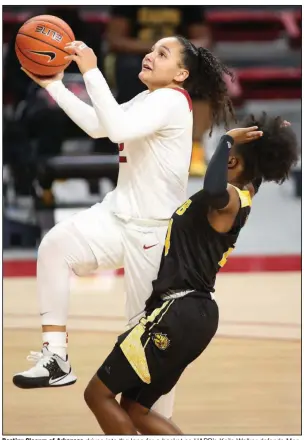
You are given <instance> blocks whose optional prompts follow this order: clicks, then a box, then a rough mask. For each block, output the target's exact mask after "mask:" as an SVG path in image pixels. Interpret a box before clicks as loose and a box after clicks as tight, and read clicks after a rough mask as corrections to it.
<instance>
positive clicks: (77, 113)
mask: <svg viewBox="0 0 304 440" xmlns="http://www.w3.org/2000/svg"><path fill="white" fill-rule="evenodd" d="M46 90H47V92H48V93H49V94H50V95H51V97H52V98H53V99H54V100H55V101H56V102H57V104H58V105H59V107H60V108H61V109H62V110H63V111H64V112H65V113H66V114H67V115H68V116H69V118H71V119H72V121H73V122H75V124H76V125H78V127H80V128H81V129H82V130H83V131H85V132H86V133H87V134H88V135H89V136H91V137H92V138H95V139H96V138H102V137H107V136H108V134H107V132H106V130H105V128H104V127H103V126H102V125H101V124H100V121H99V119H98V117H97V114H96V111H95V110H94V108H93V107H92V106H90V105H88V104H86V103H85V102H83V101H81V99H79V98H77V96H75V95H74V93H72V92H70V91H69V90H68V89H67V88H66V87H65V86H64V84H63V83H62V81H54V82H53V83H51V84H49V85H48V86H47V87H46ZM131 101H133V100H131ZM131 101H129V102H126V103H125V104H122V105H121V106H120V107H121V109H125V108H128V107H129V105H130V103H131ZM122 111H123V110H122Z"/></svg>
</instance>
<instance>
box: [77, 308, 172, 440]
mask: <svg viewBox="0 0 304 440" xmlns="http://www.w3.org/2000/svg"><path fill="white" fill-rule="evenodd" d="M167 306H168V304H164V307H163V308H162V310H159V313H156V316H158V315H159V314H160V313H161V312H162V311H164V310H165V309H166V307H167ZM144 332H145V330H144V329H143V327H142V325H141V324H139V325H137V326H135V327H134V328H133V329H130V330H129V331H127V332H126V333H125V334H124V335H121V336H120V337H119V338H118V340H119V342H117V344H116V345H115V347H114V349H113V350H112V352H111V353H110V355H109V356H108V357H107V359H106V360H105V361H104V363H103V365H102V366H101V367H100V368H99V370H98V371H97V374H95V375H94V377H93V378H92V379H91V381H90V383H89V384H88V386H87V388H86V390H85V393H84V398H85V401H86V403H87V405H88V406H89V408H90V409H91V411H92V412H93V414H94V415H95V417H96V419H97V421H98V423H99V425H100V427H101V428H102V430H103V432H104V433H105V434H136V433H137V431H140V432H141V433H156V434H179V433H180V431H179V429H178V428H177V427H175V425H174V424H173V423H170V422H169V421H168V420H167V419H165V418H163V417H161V416H160V415H158V414H157V413H154V412H149V409H150V408H151V406H152V404H153V403H154V402H155V401H156V400H157V399H158V398H159V396H160V395H161V394H162V392H163V391H164V392H166V390H169V389H170V388H171V387H172V386H173V384H175V381H176V380H177V377H176V375H175V376H174V374H172V375H170V376H169V377H168V376H166V378H165V379H166V380H165V381H162V383H161V386H157V387H156V388H154V387H153V384H149V385H147V384H146V383H144V382H143V380H142V378H141V377H140V376H141V375H142V371H141V369H140V368H141V367H142V366H143V365H144V364H145V363H146V368H145V367H144V370H145V371H146V372H147V371H148V370H149V366H148V365H147V360H146V359H145V355H144V349H143V346H142V345H141V337H144V338H145V337H146V336H147V334H146V335H144V334H143V333H144ZM131 333H132V334H131ZM129 337H130V338H129ZM131 339H132V342H133V344H134V345H132V347H131V349H135V350H137V353H138V357H137V358H136V359H135V363H134V365H132V366H131V363H130V362H129V360H128V359H127V357H126V355H125V350H126V347H127V346H128V345H129V341H130V340H131ZM123 340H126V345H123ZM122 347H123V348H122ZM140 357H141V359H140ZM137 362H138V364H137ZM138 365H140V367H139V368H137V367H138ZM178 377H179V375H178ZM147 380H148V379H147ZM149 380H150V379H149ZM168 387H169V388H168ZM119 393H123V395H124V399H122V401H121V405H119V404H118V402H117V401H116V400H115V397H116V396H117V394H119ZM138 399H140V403H138ZM142 401H143V403H144V405H145V406H144V407H143V406H142ZM147 408H149V409H147ZM128 412H129V413H130V415H128ZM148 413H149V418H148V419H147V417H146V416H147V414H148ZM130 416H131V417H130ZM143 418H144V420H142V419H143ZM132 419H134V420H133V421H134V422H135V424H136V426H135V425H134V423H133V422H132ZM154 425H155V426H154ZM136 428H137V429H136ZM141 429H142V430H143V432H142V431H141Z"/></svg>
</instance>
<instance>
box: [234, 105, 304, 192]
mask: <svg viewBox="0 0 304 440" xmlns="http://www.w3.org/2000/svg"><path fill="white" fill-rule="evenodd" d="M254 125H256V126H257V127H258V130H261V131H263V136H262V137H260V138H258V139H257V140H254V141H251V142H248V143H246V144H238V145H236V153H237V154H239V155H240V156H241V157H242V159H243V161H244V172H243V174H242V179H243V180H244V183H248V182H251V181H252V180H253V179H255V178H262V179H263V180H264V181H268V182H271V181H273V182H276V183H279V184H281V183H283V182H284V181H285V180H286V179H287V178H288V175H289V171H290V169H291V167H292V166H293V165H295V164H296V163H297V160H298V147H297V138H296V135H295V133H294V131H293V130H292V128H291V127H290V126H284V124H283V119H282V118H281V116H277V117H270V116H268V115H267V114H266V113H265V112H263V113H262V114H261V116H260V117H258V118H257V117H255V116H254V115H250V116H247V117H246V118H245V120H244V121H243V122H242V123H241V124H240V127H251V126H254Z"/></svg>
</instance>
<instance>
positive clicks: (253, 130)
mask: <svg viewBox="0 0 304 440" xmlns="http://www.w3.org/2000/svg"><path fill="white" fill-rule="evenodd" d="M258 128H259V127H257V126H253V127H247V128H234V129H233V130H229V131H228V132H227V133H226V134H227V135H229V136H231V137H232V138H233V139H234V142H236V143H239V144H244V143H246V142H251V141H255V140H257V139H259V138H260V137H261V136H263V132H262V131H259V130H258Z"/></svg>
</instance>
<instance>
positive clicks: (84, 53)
mask: <svg viewBox="0 0 304 440" xmlns="http://www.w3.org/2000/svg"><path fill="white" fill-rule="evenodd" d="M65 50H66V51H67V52H69V53H70V54H71V55H68V56H66V57H65V59H66V60H67V61H69V60H72V61H75V63H77V65H78V67H79V70H80V72H81V73H82V75H84V74H85V73H86V72H88V71H89V70H92V69H96V67H97V57H96V55H95V53H94V52H93V50H92V49H91V48H90V47H88V46H87V45H86V44H85V43H83V42H82V41H73V42H72V43H69V44H67V45H66V46H65Z"/></svg>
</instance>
